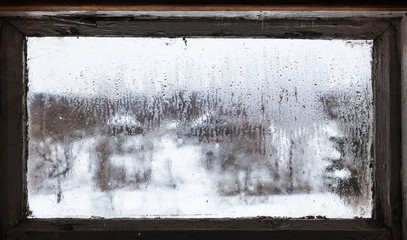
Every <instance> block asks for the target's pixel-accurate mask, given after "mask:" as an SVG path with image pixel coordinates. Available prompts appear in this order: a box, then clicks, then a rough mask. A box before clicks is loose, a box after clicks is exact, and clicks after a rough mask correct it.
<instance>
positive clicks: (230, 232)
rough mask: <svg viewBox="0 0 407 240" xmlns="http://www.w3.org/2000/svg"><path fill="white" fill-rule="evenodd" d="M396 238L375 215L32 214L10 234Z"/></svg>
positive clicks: (29, 236)
mask: <svg viewBox="0 0 407 240" xmlns="http://www.w3.org/2000/svg"><path fill="white" fill-rule="evenodd" d="M55 237H58V239H74V238H79V239H112V238H113V239H134V238H145V239H156V238H158V239H291V238H292V239H390V232H389V231H388V230H387V229H386V228H383V227H380V226H378V225H377V224H376V223H375V221H373V220H359V219H355V220H296V219H271V218H270V219H267V218H266V219H229V220H216V219H206V220H205V219H204V220H202V219H201V220H163V219H151V220H123V219H119V220H78V219H77V220H73V219H71V220H62V219H51V220H28V221H25V222H22V223H21V224H20V225H19V226H18V227H16V228H15V229H13V230H12V231H11V232H10V233H9V238H10V239H21V238H23V239H46V238H55Z"/></svg>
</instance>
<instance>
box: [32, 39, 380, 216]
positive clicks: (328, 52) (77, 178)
mask: <svg viewBox="0 0 407 240" xmlns="http://www.w3.org/2000/svg"><path fill="white" fill-rule="evenodd" d="M50 49H52V51H50ZM104 56H109V58H105V57H104ZM371 57H372V41H366V40H352V41H350V40H346V41H345V40H341V41H340V40H335V41H334V40H290V39H253V38H233V39H225V38H183V39H182V38H174V39H170V38H72V37H67V38H29V39H28V42H27V66H28V70H29V74H28V87H29V91H28V94H27V97H28V98H27V102H28V105H27V106H28V138H29V141H28V147H29V150H28V161H27V165H28V169H27V186H28V205H29V210H30V211H31V212H32V216H31V217H40V218H41V217H55V218H60V217H91V216H103V217H135V218H140V217H157V216H158V217H162V218H168V217H172V218H174V217H176V218H202V217H204V218H208V217H211V218H220V217H257V216H271V217H304V216H309V215H313V216H324V217H329V218H338V217H339V218H353V217H365V218H371V216H372V210H371V206H372V198H371V195H372V193H371V187H372V184H371V183H372V173H371V168H369V165H370V162H371V160H370V153H369V152H370V149H369V148H370V145H371V141H372V132H371V131H372V123H373V121H372V118H373V111H372V110H373V109H372V82H371V75H372V73H371ZM350 59H352V60H350ZM345 64H346V67H344V65H345ZM45 66H47V67H46V68H45ZM164 196H165V197H164ZM164 199H165V200H164Z"/></svg>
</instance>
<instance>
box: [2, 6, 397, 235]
mask: <svg viewBox="0 0 407 240" xmlns="http://www.w3.org/2000/svg"><path fill="white" fill-rule="evenodd" d="M400 22H401V18H400V17H391V18H382V17H364V18H361V17H357V16H350V17H349V16H348V17H346V18H343V17H338V16H337V15H336V16H335V17H326V16H325V17H321V18H319V17H315V16H314V17H310V18H304V17H295V13H293V17H290V18H286V17H285V18H279V17H270V18H267V19H262V20H261V21H259V20H258V19H251V18H245V17H236V16H234V17H222V18H220V17H216V16H215V17H193V16H187V17H182V16H181V17H176V16H170V17H146V16H143V15H140V16H109V14H107V15H106V14H105V15H93V14H86V13H85V14H84V13H80V14H66V13H59V14H56V15H53V16H35V17H29V16H20V17H3V18H1V19H0V24H1V31H0V83H1V85H0V97H1V105H0V107H1V108H0V113H1V115H0V129H1V130H0V132H1V133H2V134H1V135H2V137H1V140H0V151H1V161H0V196H5V197H1V198H0V210H1V211H0V213H3V214H2V216H1V221H0V233H1V235H0V236H2V237H4V238H5V239H43V238H61V239H71V238H72V239H73V238H75V239H78V238H79V239H89V238H91V239H106V238H107V239H111V238H120V239H130V238H131V239H134V238H157V239H191V238H192V239H224V238H239V239H266V238H274V239H289V238H294V239H319V238H329V239H348V238H354V239H362V238H364V239H401V220H402V216H401V213H402V211H401V205H402V200H401V185H400V181H401V179H400V173H399V171H400V167H401V143H400V142H401V111H400V110H401V91H400V89H401V65H400V63H399V59H398V48H399V43H398V40H399V35H398V28H399V26H400ZM31 36H106V37H113V36H114V37H125V36H127V37H199V36H205V37H254V38H298V39H303V38H305V39H373V40H374V43H373V74H372V84H373V101H374V103H373V105H374V141H373V142H374V144H373V151H372V154H373V159H374V161H375V162H374V164H373V169H374V171H373V172H374V174H373V175H374V176H373V179H374V187H373V194H374V196H373V199H374V208H373V218H372V219H320V218H317V217H313V216H309V217H305V218H304V219H289V218H247V219H28V218H27V212H28V208H27V190H26V176H25V175H26V159H27V156H28V151H27V146H28V139H27V123H26V122H27V121H26V120H27V107H26V95H27V91H28V86H27V80H28V79H27V75H28V74H27V68H26V55H27V54H26V39H27V37H31ZM377 183H379V184H377Z"/></svg>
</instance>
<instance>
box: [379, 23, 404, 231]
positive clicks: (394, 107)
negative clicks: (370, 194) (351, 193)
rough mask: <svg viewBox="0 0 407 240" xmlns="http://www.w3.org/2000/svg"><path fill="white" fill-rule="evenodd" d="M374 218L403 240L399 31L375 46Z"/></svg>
mask: <svg viewBox="0 0 407 240" xmlns="http://www.w3.org/2000/svg"><path fill="white" fill-rule="evenodd" d="M373 61H374V67H373V68H374V71H373V88H374V101H375V106H376V109H375V120H376V127H375V147H374V159H375V161H376V162H375V189H374V196H375V204H374V206H375V211H374V214H375V217H376V218H377V219H378V220H379V221H381V222H383V223H384V224H385V225H386V226H389V227H391V229H392V234H393V239H400V238H401V234H400V231H401V228H400V221H401V193H400V192H401V187H400V159H401V156H400V152H401V146H400V142H401V111H400V110H401V105H400V104H401V103H400V101H401V98H400V95H401V90H400V87H401V86H400V82H401V81H400V64H399V61H398V56H397V36H396V29H395V28H394V27H389V28H387V30H386V31H385V32H384V33H383V34H382V35H381V36H380V37H378V38H377V39H376V40H375V42H374V52H373Z"/></svg>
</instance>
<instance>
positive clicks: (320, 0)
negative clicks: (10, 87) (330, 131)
mask: <svg viewBox="0 0 407 240" xmlns="http://www.w3.org/2000/svg"><path fill="white" fill-rule="evenodd" d="M406 9H407V4H406V2H405V1H397V0H374V1H368V0H358V1H351V0H342V1H324V0H294V1H285V0H273V1H270V0H198V1H197V0H178V1H177V0H120V1H114V0H76V1H66V0H18V1H16V0H2V1H1V2H0V10H8V11H140V10H142V11H144V10H147V11H148V10H150V11H151V10H152V11H202V10H205V11H219V10H223V11H253V10H257V11H279V10H282V11H326V10H331V11H346V10H360V11H377V10H406Z"/></svg>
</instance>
